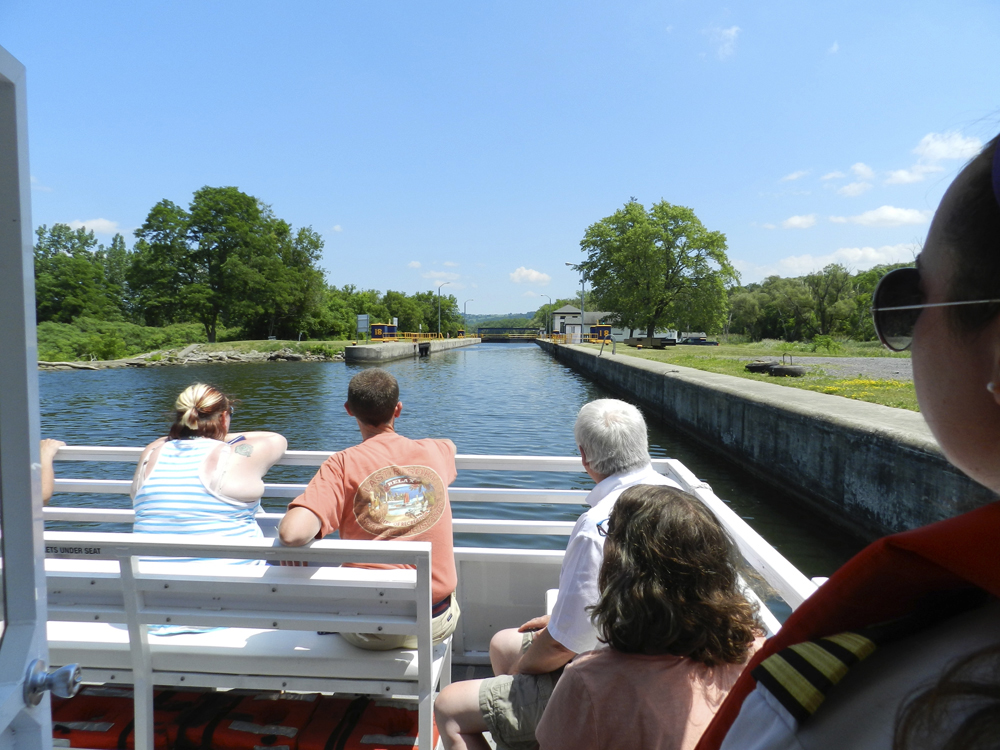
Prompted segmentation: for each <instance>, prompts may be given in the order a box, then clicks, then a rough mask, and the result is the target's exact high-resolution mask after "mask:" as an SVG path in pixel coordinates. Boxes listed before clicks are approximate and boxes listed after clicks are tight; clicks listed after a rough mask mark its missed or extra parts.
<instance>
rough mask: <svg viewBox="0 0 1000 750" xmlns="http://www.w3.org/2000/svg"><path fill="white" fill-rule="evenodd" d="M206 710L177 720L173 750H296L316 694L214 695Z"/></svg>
mask: <svg viewBox="0 0 1000 750" xmlns="http://www.w3.org/2000/svg"><path fill="white" fill-rule="evenodd" d="M215 696H216V698H215V703H214V705H213V706H211V709H210V710H206V711H202V712H201V715H200V716H199V717H198V718H197V719H188V718H187V717H182V718H180V719H179V720H178V724H179V725H180V726H179V727H178V734H177V742H176V748H177V750H191V748H205V749H206V750H208V749H209V748H211V750H220V749H221V750H254V749H255V748H262V747H264V748H274V750H297V748H298V746H299V745H298V742H299V735H300V733H301V732H302V730H303V729H304V728H305V726H306V725H307V724H308V723H309V719H310V718H312V715H313V712H314V711H315V710H316V707H317V706H318V705H319V703H320V700H319V695H317V694H316V693H309V694H295V693H258V694H255V695H247V694H246V693H243V694H236V695H233V694H232V693H228V694H226V693H217V694H215Z"/></svg>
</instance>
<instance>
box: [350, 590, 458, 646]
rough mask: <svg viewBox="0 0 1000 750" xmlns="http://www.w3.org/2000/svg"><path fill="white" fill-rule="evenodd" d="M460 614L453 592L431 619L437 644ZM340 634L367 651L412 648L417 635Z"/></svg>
mask: <svg viewBox="0 0 1000 750" xmlns="http://www.w3.org/2000/svg"><path fill="white" fill-rule="evenodd" d="M461 615H462V610H461V609H459V607H458V599H456V598H455V594H452V595H451V604H450V605H449V606H448V609H446V610H445V611H444V612H442V613H441V614H439V615H438V616H437V617H435V618H434V619H432V620H431V640H433V641H434V643H435V644H438V643H441V641H443V640H444V639H445V638H447V637H448V636H450V635H451V634H452V633H454V632H455V628H457V627H458V618H459V617H460V616H461ZM340 636H341V638H343V639H344V640H345V641H347V642H348V643H350V644H351V645H353V646H357V647H358V648H363V649H366V650H367V651H389V650H390V649H394V648H405V649H414V648H416V647H417V636H415V635H382V634H381V633H341V634H340Z"/></svg>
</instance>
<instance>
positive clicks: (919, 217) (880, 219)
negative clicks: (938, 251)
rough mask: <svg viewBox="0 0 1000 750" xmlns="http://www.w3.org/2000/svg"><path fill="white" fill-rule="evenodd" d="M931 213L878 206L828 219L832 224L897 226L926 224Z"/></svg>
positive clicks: (913, 209)
mask: <svg viewBox="0 0 1000 750" xmlns="http://www.w3.org/2000/svg"><path fill="white" fill-rule="evenodd" d="M931 214H932V212H931V211H918V210H917V209H915V208H896V207H895V206H880V207H878V208H876V209H873V210H871V211H865V212H864V213H863V214H858V215H857V216H831V217H830V221H832V222H833V223H834V224H848V223H850V224H861V225H862V226H865V227H898V226H903V225H904V224H926V223H927V222H928V221H929V220H930V218H931Z"/></svg>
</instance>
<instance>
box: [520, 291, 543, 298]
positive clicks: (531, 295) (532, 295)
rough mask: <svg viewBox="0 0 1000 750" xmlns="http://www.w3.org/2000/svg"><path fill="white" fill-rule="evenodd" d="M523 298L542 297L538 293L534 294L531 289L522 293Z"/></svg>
mask: <svg viewBox="0 0 1000 750" xmlns="http://www.w3.org/2000/svg"><path fill="white" fill-rule="evenodd" d="M521 296H522V297H541V296H542V295H540V294H539V293H538V292H533V291H531V290H530V289H529V290H528V291H526V292H521Z"/></svg>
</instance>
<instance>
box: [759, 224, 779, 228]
mask: <svg viewBox="0 0 1000 750" xmlns="http://www.w3.org/2000/svg"><path fill="white" fill-rule="evenodd" d="M761 227H763V228H764V229H777V227H776V226H775V225H774V224H761Z"/></svg>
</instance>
